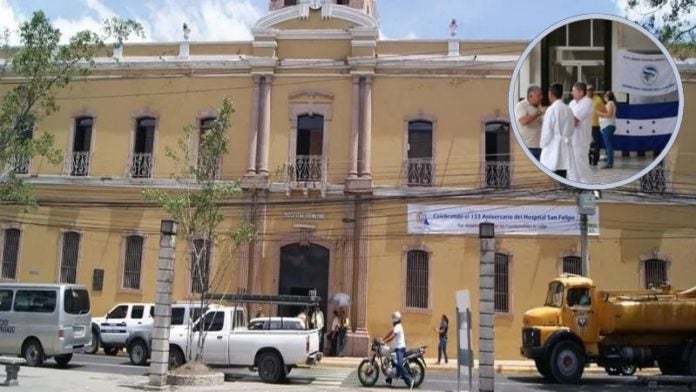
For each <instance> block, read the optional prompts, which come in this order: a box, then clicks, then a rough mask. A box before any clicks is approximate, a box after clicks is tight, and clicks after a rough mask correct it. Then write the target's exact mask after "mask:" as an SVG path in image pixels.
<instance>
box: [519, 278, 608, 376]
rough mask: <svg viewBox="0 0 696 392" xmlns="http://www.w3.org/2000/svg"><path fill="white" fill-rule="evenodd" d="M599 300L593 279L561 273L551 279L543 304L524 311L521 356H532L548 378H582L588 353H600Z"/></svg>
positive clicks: (538, 367)
mask: <svg viewBox="0 0 696 392" xmlns="http://www.w3.org/2000/svg"><path fill="white" fill-rule="evenodd" d="M597 303H598V300H597V295H596V289H595V285H594V283H593V282H592V280H591V279H588V278H585V277H582V276H577V275H562V276H560V277H559V278H556V279H554V280H552V281H551V283H549V288H548V291H547V294H546V301H545V302H544V306H542V307H538V308H534V309H530V310H528V311H527V312H525V314H524V318H523V321H522V323H523V328H522V347H521V348H520V352H521V354H522V356H524V357H526V358H530V359H533V360H534V361H535V363H536V365H537V370H539V373H541V374H542V375H543V376H544V377H546V378H555V379H557V381H559V382H564V381H569V380H571V379H579V378H580V377H581V376H582V372H583V369H584V367H585V364H586V363H587V362H588V358H589V356H594V355H596V354H597V353H598V347H597V342H598V340H599V331H598V324H597V315H596V311H595V308H596V306H597ZM558 346H560V347H558ZM554 360H557V361H554ZM559 361H560V362H559ZM559 363H560V364H562V365H564V366H559V365H558V364H559ZM554 367H557V368H558V369H553V368H554ZM555 373H558V375H556V374H555ZM559 378H560V379H561V380H559Z"/></svg>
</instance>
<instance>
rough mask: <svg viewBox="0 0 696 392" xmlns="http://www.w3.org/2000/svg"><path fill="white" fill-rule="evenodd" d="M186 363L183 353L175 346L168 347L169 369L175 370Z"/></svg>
mask: <svg viewBox="0 0 696 392" xmlns="http://www.w3.org/2000/svg"><path fill="white" fill-rule="evenodd" d="M184 362H186V358H184V353H183V352H182V351H181V349H180V348H179V347H177V346H169V369H176V368H178V367H179V366H181V365H183V364H184Z"/></svg>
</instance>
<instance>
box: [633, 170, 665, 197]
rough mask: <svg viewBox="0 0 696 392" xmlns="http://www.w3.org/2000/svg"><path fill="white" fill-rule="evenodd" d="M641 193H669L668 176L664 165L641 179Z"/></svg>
mask: <svg viewBox="0 0 696 392" xmlns="http://www.w3.org/2000/svg"><path fill="white" fill-rule="evenodd" d="M639 191H640V192H645V193H665V192H667V174H666V170H665V167H664V165H661V164H660V165H657V166H655V168H654V169H652V170H650V171H649V172H648V173H647V174H646V175H644V176H643V177H641V178H640V183H639Z"/></svg>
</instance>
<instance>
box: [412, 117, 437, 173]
mask: <svg viewBox="0 0 696 392" xmlns="http://www.w3.org/2000/svg"><path fill="white" fill-rule="evenodd" d="M406 150H407V151H406V158H407V160H406V180H407V185H408V186H430V185H432V184H433V163H434V162H433V123H432V122H430V121H424V120H416V121H410V122H409V123H408V140H407V145H406Z"/></svg>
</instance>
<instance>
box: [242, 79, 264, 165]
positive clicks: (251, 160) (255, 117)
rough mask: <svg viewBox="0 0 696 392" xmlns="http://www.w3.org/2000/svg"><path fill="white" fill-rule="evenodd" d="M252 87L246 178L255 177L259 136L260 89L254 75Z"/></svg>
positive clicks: (258, 81) (258, 80)
mask: <svg viewBox="0 0 696 392" xmlns="http://www.w3.org/2000/svg"><path fill="white" fill-rule="evenodd" d="M253 78H254V87H253V90H252V93H251V99H252V102H251V127H250V128H249V148H248V151H247V152H248V154H249V156H248V160H247V170H246V175H247V176H255V175H256V149H257V142H258V136H259V104H260V103H261V98H260V94H261V88H260V86H259V84H260V80H261V77H260V76H258V75H254V76H253Z"/></svg>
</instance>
